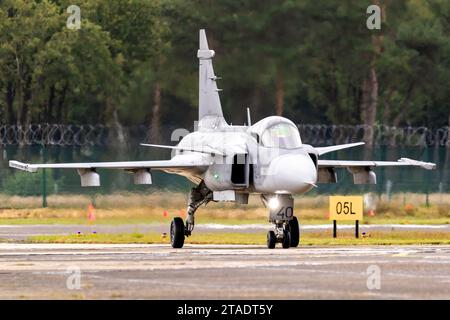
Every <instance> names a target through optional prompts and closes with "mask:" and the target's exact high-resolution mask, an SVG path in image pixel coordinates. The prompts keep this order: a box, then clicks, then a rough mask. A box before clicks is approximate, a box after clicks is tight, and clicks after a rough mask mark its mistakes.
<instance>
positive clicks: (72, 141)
mask: <svg viewBox="0 0 450 320" xmlns="http://www.w3.org/2000/svg"><path fill="white" fill-rule="evenodd" d="M175 129H177V128H174V127H167V126H165V127H162V128H161V129H160V131H159V132H160V136H159V139H160V142H161V143H164V144H171V145H174V144H176V143H177V142H176V141H171V134H172V132H173V131H174V130H175ZM299 129H300V134H301V136H302V140H303V142H304V143H308V144H311V145H313V146H324V145H332V144H340V143H350V142H356V141H362V140H363V139H362V138H363V137H364V136H365V134H366V133H367V130H371V131H372V132H373V137H374V143H373V146H372V148H364V147H359V148H351V149H347V150H343V151H339V152H335V153H330V154H327V155H325V158H327V159H354V160H362V159H374V160H394V161H395V160H397V159H399V158H400V157H408V158H413V159H418V160H423V161H427V162H434V163H436V164H437V169H436V170H433V171H428V170H423V169H419V168H377V169H376V170H375V171H376V173H377V182H378V183H377V185H375V186H358V185H354V184H353V181H352V176H351V175H350V174H349V173H348V172H346V170H344V169H342V170H339V171H338V180H339V183H338V184H329V185H320V186H319V188H315V189H314V190H313V191H312V193H351V192H366V191H374V192H377V193H379V194H380V193H385V192H387V190H388V189H389V191H390V192H394V193H395V192H406V191H408V192H420V193H432V192H433V193H436V192H441V193H446V192H450V168H449V167H450V143H449V129H448V127H445V128H439V129H427V128H423V127H404V128H395V127H389V126H376V127H374V128H368V127H365V126H343V125H342V126H332V125H310V124H304V125H299ZM118 130H120V132H119V133H118ZM186 131H187V130H186ZM152 132H153V134H154V132H155V130H151V128H149V127H148V126H134V127H122V128H119V129H117V128H116V129H113V128H109V127H106V126H103V125H50V124H39V125H30V126H27V127H21V126H1V127H0V142H1V145H2V162H1V166H0V180H1V181H0V183H1V185H2V189H1V190H2V192H1V193H7V194H10V195H16V194H17V195H39V194H41V193H42V192H43V190H42V188H43V184H42V174H39V173H38V174H32V175H31V174H27V173H23V172H19V171H17V170H14V169H11V168H9V167H8V161H9V160H12V159H15V160H20V161H26V162H37V163H40V162H85V161H86V162H87V161H89V162H91V161H126V160H156V159H169V158H170V151H169V150H161V149H155V148H146V147H143V146H140V145H139V143H142V142H154V139H153V138H152V136H151V133H152ZM119 135H120V136H121V137H120V138H119ZM100 175H101V185H102V186H101V187H99V188H95V189H93V188H81V186H80V181H79V177H78V174H77V173H76V170H52V171H50V170H47V171H46V177H47V178H46V181H45V183H46V184H45V186H46V192H48V193H49V194H52V193H53V194H54V193H86V192H95V193H111V192H123V191H132V192H133V191H144V192H150V191H152V189H155V188H158V189H161V188H163V189H168V190H176V191H187V190H188V188H189V185H190V183H189V182H188V181H186V179H185V178H183V177H179V176H176V175H169V174H165V173H160V172H155V173H154V177H153V180H154V184H153V185H152V186H135V185H133V183H132V177H131V175H129V174H127V173H125V172H123V171H115V170H103V171H101V172H100Z"/></svg>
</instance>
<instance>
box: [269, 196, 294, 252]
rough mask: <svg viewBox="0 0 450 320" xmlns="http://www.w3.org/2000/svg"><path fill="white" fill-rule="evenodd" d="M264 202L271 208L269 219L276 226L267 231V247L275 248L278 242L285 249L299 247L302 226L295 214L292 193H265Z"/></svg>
mask: <svg viewBox="0 0 450 320" xmlns="http://www.w3.org/2000/svg"><path fill="white" fill-rule="evenodd" d="M261 198H262V200H263V202H264V204H265V205H266V206H267V207H268V208H269V209H270V213H269V221H270V222H272V223H273V224H274V226H275V228H274V230H270V231H269V232H267V248H269V249H273V248H275V245H276V244H277V243H281V246H282V247H283V248H285V249H287V248H289V247H298V245H299V242H300V227H299V224H298V219H297V217H295V216H294V211H293V205H294V200H293V198H292V196H291V195H272V196H270V195H263V196H262V197H261Z"/></svg>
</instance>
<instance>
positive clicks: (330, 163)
mask: <svg viewBox="0 0 450 320" xmlns="http://www.w3.org/2000/svg"><path fill="white" fill-rule="evenodd" d="M318 166H319V167H335V168H339V167H340V168H343V167H399V166H415V167H421V168H423V169H427V170H433V169H436V164H435V163H431V162H423V161H417V160H413V159H409V158H401V159H399V160H398V161H356V160H319V161H318Z"/></svg>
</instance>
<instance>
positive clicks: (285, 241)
mask: <svg viewBox="0 0 450 320" xmlns="http://www.w3.org/2000/svg"><path fill="white" fill-rule="evenodd" d="M290 244H291V235H290V233H289V231H287V230H284V231H283V240H282V241H281V245H282V247H283V248H284V249H288V248H289V245H290Z"/></svg>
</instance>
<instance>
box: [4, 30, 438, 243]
mask: <svg viewBox="0 0 450 320" xmlns="http://www.w3.org/2000/svg"><path fill="white" fill-rule="evenodd" d="M214 55H215V52H214V51H213V50H211V49H210V48H209V46H208V42H207V39H206V34H205V30H203V29H202V30H200V46H199V50H198V51H197V57H198V59H199V109H198V111H199V112H198V126H197V130H196V131H194V132H192V133H189V134H187V135H186V136H184V137H183V138H182V139H181V141H180V142H179V143H178V145H176V146H167V145H155V144H143V145H144V146H147V147H155V148H169V149H172V157H171V159H170V160H162V161H125V162H87V163H51V164H50V163H46V164H28V163H22V162H19V161H14V160H12V161H10V162H9V165H10V167H13V168H16V169H20V170H25V171H28V172H36V171H37V170H38V169H41V168H54V169H76V170H77V171H78V174H79V175H80V178H81V185H82V186H100V176H99V173H98V172H97V170H99V169H120V170H125V171H128V172H130V173H131V174H133V176H134V183H135V184H151V183H152V172H153V171H154V170H162V171H164V172H167V173H172V174H178V175H182V176H184V177H186V178H187V179H189V180H190V181H192V182H193V183H194V184H195V187H193V188H192V189H191V191H190V196H189V201H188V206H187V215H186V221H185V222H183V219H182V218H181V217H176V218H174V219H173V220H172V222H171V225H170V241H171V245H172V247H173V248H182V247H183V245H184V241H185V237H188V236H190V235H191V234H192V232H193V230H194V217H195V212H196V210H197V209H198V208H199V207H200V205H202V204H205V205H206V204H207V203H208V202H211V201H214V202H217V201H234V202H237V203H241V204H247V203H248V198H249V195H250V194H256V195H259V196H260V197H261V199H262V202H263V204H264V205H265V207H267V208H268V211H269V214H268V215H269V222H270V223H272V224H273V225H274V228H273V230H270V231H269V232H268V233H267V246H268V248H274V247H275V245H276V243H281V244H282V247H283V248H289V247H297V246H298V245H299V238H300V232H299V223H298V219H297V217H296V216H295V214H294V200H293V195H299V194H304V193H306V192H308V191H309V190H311V189H312V188H314V187H316V186H317V184H321V183H337V175H336V169H338V168H347V169H348V171H349V172H350V173H351V174H352V175H353V180H354V183H355V184H375V183H376V175H375V172H374V171H373V169H374V168H376V167H386V166H416V167H421V168H424V169H434V168H435V167H436V165H435V164H434V163H428V162H421V161H416V160H411V159H408V158H401V159H400V160H398V161H348V160H322V159H320V157H321V156H322V155H324V154H326V153H329V152H334V151H337V150H342V149H347V148H352V147H356V146H360V145H362V144H364V143H363V142H357V143H350V144H343V145H334V146H328V147H313V146H311V145H308V144H305V143H303V142H302V139H301V137H300V133H299V130H298V127H297V126H296V125H295V124H294V122H292V121H291V120H289V119H287V118H284V117H280V116H271V117H267V118H264V119H262V120H260V121H258V122H256V123H255V124H253V125H252V123H251V118H250V112H249V110H248V109H247V124H246V125H242V126H236V125H230V124H228V123H227V122H226V120H225V119H224V116H223V112H222V107H221V102H220V98H219V89H218V88H217V80H218V79H219V78H218V77H217V76H216V75H215V74H214V69H213V64H212V60H213V57H214Z"/></svg>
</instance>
